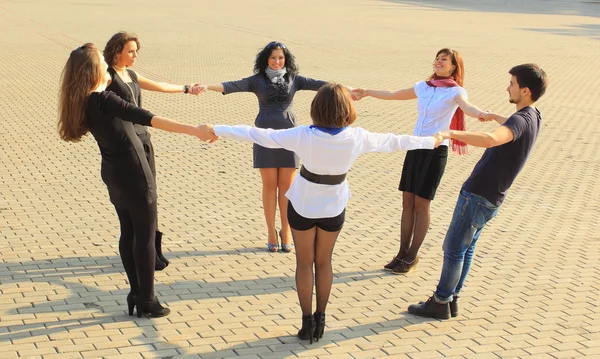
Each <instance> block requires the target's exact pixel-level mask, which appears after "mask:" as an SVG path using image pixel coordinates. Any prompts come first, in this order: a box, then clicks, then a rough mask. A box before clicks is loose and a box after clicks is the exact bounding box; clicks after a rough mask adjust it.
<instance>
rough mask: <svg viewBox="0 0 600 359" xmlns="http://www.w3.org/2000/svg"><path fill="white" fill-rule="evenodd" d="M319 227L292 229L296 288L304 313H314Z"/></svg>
mask: <svg viewBox="0 0 600 359" xmlns="http://www.w3.org/2000/svg"><path fill="white" fill-rule="evenodd" d="M316 234H317V227H316V226H315V227H313V228H311V229H309V230H306V231H297V230H295V229H292V237H293V238H294V246H295V247H296V290H297V291H298V300H299V301H300V308H301V309H302V315H309V314H312V293H313V263H314V262H315V240H316Z"/></svg>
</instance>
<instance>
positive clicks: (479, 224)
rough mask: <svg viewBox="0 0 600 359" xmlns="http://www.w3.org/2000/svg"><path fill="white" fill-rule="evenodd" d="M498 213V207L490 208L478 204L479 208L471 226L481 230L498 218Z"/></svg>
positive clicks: (483, 204) (476, 209)
mask: <svg viewBox="0 0 600 359" xmlns="http://www.w3.org/2000/svg"><path fill="white" fill-rule="evenodd" d="M496 213H498V207H494V206H489V205H486V204H485V203H481V202H478V203H477V207H476V208H475V213H474V214H473V220H472V222H471V225H472V226H473V227H474V228H478V229H481V228H483V227H484V226H485V225H486V223H487V222H489V221H490V220H491V219H492V218H494V217H495V216H496Z"/></svg>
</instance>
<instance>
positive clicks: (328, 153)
mask: <svg viewBox="0 0 600 359" xmlns="http://www.w3.org/2000/svg"><path fill="white" fill-rule="evenodd" d="M214 131H215V134H216V135H217V136H223V137H231V138H234V139H237V140H242V141H249V142H254V143H257V144H259V145H261V146H263V147H267V148H284V149H286V150H289V151H293V152H295V153H296V154H297V155H298V157H300V159H301V160H302V163H303V165H304V167H306V169H307V170H309V171H310V172H312V173H315V174H319V175H341V174H344V173H347V172H348V171H349V170H350V167H352V164H353V163H354V161H356V159H357V158H358V157H359V156H360V155H361V154H363V153H366V152H392V151H397V150H416V149H433V147H434V144H435V142H434V139H433V137H415V136H408V135H394V134H392V133H388V134H382V133H372V132H368V131H366V130H365V129H363V128H360V127H348V128H346V129H345V130H344V131H342V132H340V133H338V134H336V135H330V134H328V133H325V132H323V131H320V130H317V129H316V128H310V127H309V126H298V127H293V128H289V129H285V130H273V129H265V128H256V127H251V126H247V125H237V126H224V125H217V126H215V127H214ZM285 196H286V197H287V198H288V199H289V200H290V202H291V203H292V206H294V209H295V210H296V212H298V213H299V214H300V215H301V216H303V217H305V218H313V219H315V218H331V217H335V216H337V215H339V214H340V213H342V211H343V210H344V208H345V207H346V203H348V200H349V199H350V187H349V186H348V181H347V180H345V181H344V182H343V183H341V184H338V185H325V184H317V183H312V182H309V181H307V180H306V179H305V178H304V177H302V176H299V175H298V176H296V178H295V179H294V182H293V183H292V185H291V187H290V189H289V191H288V192H287V193H286V194H285Z"/></svg>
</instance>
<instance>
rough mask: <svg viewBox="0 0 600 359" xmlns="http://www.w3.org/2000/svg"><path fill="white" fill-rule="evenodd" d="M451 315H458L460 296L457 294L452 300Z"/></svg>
mask: <svg viewBox="0 0 600 359" xmlns="http://www.w3.org/2000/svg"><path fill="white" fill-rule="evenodd" d="M450 315H451V316H452V318H456V317H458V296H457V295H455V296H454V298H453V299H452V301H451V302H450Z"/></svg>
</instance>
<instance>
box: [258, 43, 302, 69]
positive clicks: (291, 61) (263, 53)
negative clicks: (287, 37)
mask: <svg viewBox="0 0 600 359" xmlns="http://www.w3.org/2000/svg"><path fill="white" fill-rule="evenodd" d="M276 49H282V50H283V55H284V56H285V69H286V70H287V76H295V75H297V74H298V67H297V66H296V59H295V58H294V55H292V53H291V52H290V50H289V49H288V48H287V46H285V45H284V44H283V43H281V42H277V41H272V42H269V43H268V44H267V46H265V48H264V49H262V50H260V52H259V53H258V54H257V55H256V62H255V63H254V73H255V74H257V73H262V74H264V73H265V70H266V69H267V67H268V66H269V57H270V56H271V53H272V52H273V50H276Z"/></svg>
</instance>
